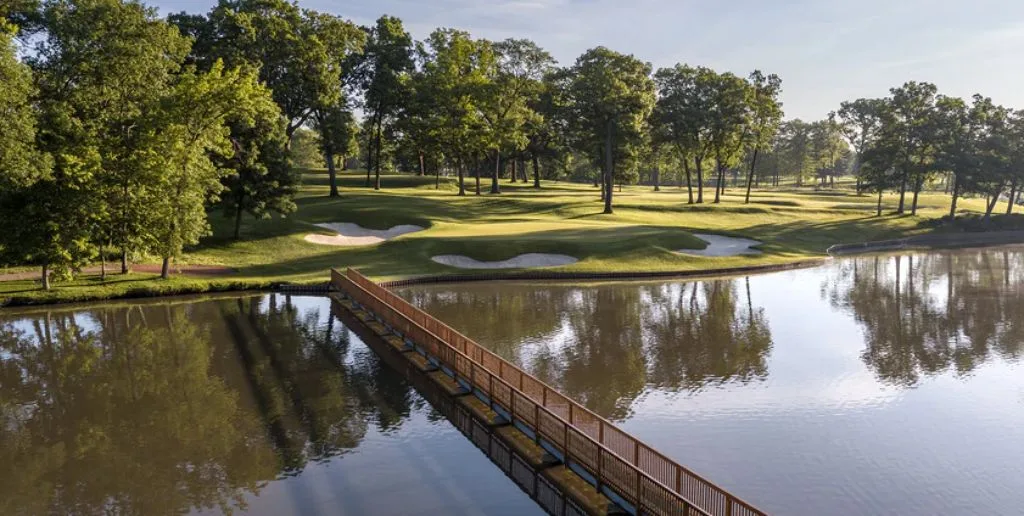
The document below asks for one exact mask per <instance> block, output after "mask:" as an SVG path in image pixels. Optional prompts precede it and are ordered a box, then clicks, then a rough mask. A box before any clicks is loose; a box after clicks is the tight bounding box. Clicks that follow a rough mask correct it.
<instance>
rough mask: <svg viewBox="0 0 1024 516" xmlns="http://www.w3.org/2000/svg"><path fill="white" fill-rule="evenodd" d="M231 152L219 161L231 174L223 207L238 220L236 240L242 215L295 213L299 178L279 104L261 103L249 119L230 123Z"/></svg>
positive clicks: (221, 166) (225, 188)
mask: <svg viewBox="0 0 1024 516" xmlns="http://www.w3.org/2000/svg"><path fill="white" fill-rule="evenodd" d="M229 125H230V127H231V153H230V154H229V155H227V156H219V158H220V159H217V160H215V162H216V164H217V165H218V167H219V168H220V169H221V170H222V171H224V172H226V173H227V175H225V176H224V177H223V178H222V179H221V184H222V185H223V186H224V191H223V192H222V193H221V196H220V205H221V208H222V209H223V210H224V215H225V216H227V217H234V219H235V229H234V237H235V239H236V240H237V239H238V238H240V237H241V229H242V215H243V214H245V213H248V214H249V215H252V216H253V217H256V218H258V219H261V218H269V217H270V214H271V213H272V212H273V213H280V214H282V215H284V214H288V213H291V212H293V211H295V202H294V201H293V200H292V198H293V197H294V196H295V191H296V187H297V186H298V183H299V177H298V175H297V174H295V173H294V172H293V171H292V166H291V163H290V162H289V160H288V151H287V149H286V142H285V134H284V119H283V118H281V112H280V111H279V110H278V109H277V105H276V104H273V103H258V104H257V105H256V106H254V109H253V112H252V113H251V115H249V116H247V117H242V118H241V119H239V120H234V121H230V124H229Z"/></svg>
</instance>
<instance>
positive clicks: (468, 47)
mask: <svg viewBox="0 0 1024 516" xmlns="http://www.w3.org/2000/svg"><path fill="white" fill-rule="evenodd" d="M0 91H3V92H4V95H3V96H2V97H0V113H2V114H3V117H0V221H2V222H3V224H4V227H5V228H8V229H7V230H6V231H4V232H3V234H0V264H34V265H39V266H41V268H42V280H43V285H44V287H48V285H49V278H50V276H51V275H54V276H55V277H67V276H69V275H72V274H74V273H75V272H77V271H79V270H80V269H81V267H82V266H83V265H85V264H87V263H91V262H93V261H94V260H96V259H97V258H99V259H100V262H101V263H103V264H105V262H106V260H107V259H109V257H111V256H117V257H119V258H120V261H121V270H122V272H127V271H128V270H129V265H130V264H129V262H130V260H131V259H133V258H139V257H145V256H158V257H160V258H162V259H163V261H164V272H165V275H166V272H167V269H168V266H169V263H170V261H171V260H172V259H174V258H175V257H177V256H179V255H180V254H181V253H182V252H183V249H185V248H187V247H188V246H192V245H195V244H197V243H198V242H199V240H200V238H202V237H203V236H205V235H208V234H209V232H210V224H209V216H210V213H211V211H213V210H219V211H220V212H222V213H223V214H224V215H226V216H228V217H231V218H232V219H233V220H234V222H235V224H234V227H235V231H234V233H235V235H234V236H235V238H240V237H241V235H240V229H241V227H242V225H241V221H242V218H243V216H245V215H246V214H248V215H250V216H254V217H268V216H270V215H271V214H274V213H278V214H287V213H289V212H291V211H293V210H294V209H295V203H294V202H293V200H292V198H293V196H294V194H295V192H296V189H297V185H298V174H297V173H296V172H295V171H294V170H293V165H299V166H302V167H311V166H317V167H319V166H321V164H323V165H325V166H326V168H327V169H328V171H329V185H330V189H329V192H330V195H331V196H337V195H339V194H340V192H339V188H338V180H337V168H339V167H340V168H341V169H343V170H344V169H346V168H347V165H348V164H349V163H351V162H358V163H359V164H360V166H362V167H363V168H365V171H366V186H367V187H373V188H374V189H380V188H382V187H384V186H387V185H385V184H382V177H381V173H382V171H395V170H401V171H407V172H414V173H417V174H419V175H426V174H433V175H435V177H436V178H437V179H436V181H435V184H439V183H440V176H441V175H442V174H443V175H454V176H457V177H458V194H459V195H466V194H467V193H475V194H476V195H481V194H482V193H483V191H482V190H481V179H482V178H489V179H490V188H489V191H490V193H492V194H499V193H501V186H500V184H499V180H500V179H501V178H502V177H503V176H504V177H507V178H508V179H509V180H510V181H512V182H516V181H523V182H526V181H528V179H527V169H528V168H529V167H530V166H532V174H533V184H534V186H535V187H537V188H540V187H541V179H542V178H546V179H568V180H573V181H580V182H583V181H586V182H593V184H594V186H595V187H600V188H599V191H600V195H601V198H602V199H603V201H604V211H605V212H606V213H611V212H612V209H613V203H612V198H613V187H614V185H616V184H619V185H621V184H631V183H638V182H639V183H647V184H651V185H652V186H653V187H654V189H656V190H657V189H659V188H660V186H661V185H662V184H665V183H668V182H671V181H673V180H674V181H675V182H676V184H677V185H678V186H679V187H680V188H681V187H683V186H684V184H685V187H686V188H687V191H688V193H689V195H688V200H689V202H690V203H703V202H704V201H705V191H704V190H705V188H706V187H711V188H713V189H714V190H713V191H712V193H709V195H708V197H710V199H711V200H713V202H715V203H718V202H721V200H722V199H723V196H722V193H723V192H724V191H725V189H726V188H727V187H728V186H729V185H730V183H731V184H732V185H733V186H734V187H744V188H745V189H746V196H745V199H746V202H749V201H750V190H751V188H752V187H754V186H779V185H780V184H781V183H782V182H783V181H785V182H788V183H795V184H796V186H804V185H810V184H814V185H815V187H816V188H828V187H831V186H833V185H834V179H835V178H836V177H837V176H842V175H846V174H852V175H854V176H855V177H856V181H857V190H858V192H864V193H868V192H870V193H875V194H878V195H879V200H880V199H881V195H882V193H884V192H885V191H897V192H899V196H900V197H899V198H900V201H899V207H898V210H897V211H898V212H899V213H903V212H909V213H911V214H915V213H916V211H917V206H918V202H917V200H918V196H919V194H920V193H921V191H922V190H924V189H927V188H937V187H941V188H944V189H945V190H946V191H947V192H948V193H950V194H951V197H952V200H951V203H950V211H949V214H950V217H955V216H956V215H957V200H958V199H959V198H961V197H963V196H965V195H978V196H984V197H986V198H987V199H988V202H987V204H986V207H987V210H986V212H987V213H986V218H987V217H988V216H990V215H991V214H992V213H993V212H994V210H995V207H996V204H997V203H998V202H999V201H1000V200H1001V199H1008V200H1009V201H1010V202H1009V203H1008V207H1007V213H1009V212H1010V211H1012V209H1013V205H1014V201H1015V200H1016V197H1017V194H1018V191H1019V190H1020V189H1021V188H1022V187H1024V114H1022V113H1020V112H1016V111H1014V110H1011V109H1008V108H1004V107H1002V106H998V105H995V104H993V102H992V101H991V100H990V99H988V98H986V97H983V96H980V95H979V96H975V97H974V98H972V99H970V100H966V101H965V100H963V99H958V98H952V97H947V96H944V95H941V94H940V93H939V92H938V88H937V87H936V86H935V85H932V84H928V83H919V82H908V83H906V84H904V85H903V86H900V87H898V88H893V89H892V90H891V91H890V95H889V96H888V97H886V98H880V99H858V100H854V101H850V102H843V103H842V104H841V105H840V106H839V108H838V109H837V110H836V111H835V112H833V113H830V114H829V115H828V116H827V117H825V118H824V119H822V120H818V121H812V122H807V121H803V120H799V119H794V120H784V119H783V110H782V104H781V102H780V100H779V99H780V94H781V91H782V80H781V79H780V78H779V77H778V76H776V75H773V74H766V73H763V72H761V71H759V70H755V71H754V72H752V73H751V74H750V75H749V76H747V77H743V76H739V75H735V74H733V73H730V72H719V71H715V70H712V69H710V68H707V67H701V66H690V65H687V64H677V65H675V66H671V67H665V68H661V69H658V70H653V69H652V66H651V65H650V64H649V63H645V62H644V61H642V60H640V59H638V58H636V57H634V56H632V55H625V54H621V53H618V52H615V51H614V50H611V49H608V48H605V47H596V48H593V49H590V50H588V51H586V52H585V53H583V55H581V56H580V57H579V58H578V59H576V61H575V62H574V63H573V64H572V66H568V67H559V66H558V65H557V63H556V62H555V61H554V59H553V58H552V57H551V55H550V54H548V53H547V52H546V51H545V50H544V49H542V48H540V47H539V46H538V45H537V44H535V43H534V42H532V41H529V40H526V39H515V38H510V39H507V40H504V41H489V40H486V39H477V38H474V37H472V35H471V34H469V33H467V32H465V31H461V30H456V29H449V28H440V29H437V30H435V31H433V32H432V33H431V34H430V35H429V36H428V37H427V38H426V39H425V40H423V41H415V40H414V39H413V38H412V36H411V35H410V34H409V32H408V31H407V30H406V29H405V26H404V25H403V23H402V21H401V20H399V19H397V18H394V17H391V16H382V17H381V18H380V19H378V20H377V21H376V22H375V23H374V24H373V25H372V26H369V27H359V26H357V25H355V24H354V23H352V22H350V21H348V20H345V19H344V18H341V17H338V16H334V15H330V14H326V13H322V12H317V11H314V10H311V9H304V8H302V7H300V6H299V5H298V4H296V3H292V2H289V1H286V0H219V1H218V2H217V4H216V5H215V6H214V7H213V8H212V9H211V10H210V11H209V12H208V13H205V14H187V13H178V14H172V15H171V16H169V17H168V18H167V19H162V18H160V17H158V16H157V13H156V11H155V10H154V9H152V8H150V7H147V6H146V5H145V4H143V3H141V2H140V1H138V0H42V1H34V0H19V1H16V2H13V3H10V2H9V3H5V4H4V7H3V8H0ZM467 180H475V181H474V182H475V185H467ZM878 213H879V214H881V202H880V201H879V203H878ZM104 272H105V267H104Z"/></svg>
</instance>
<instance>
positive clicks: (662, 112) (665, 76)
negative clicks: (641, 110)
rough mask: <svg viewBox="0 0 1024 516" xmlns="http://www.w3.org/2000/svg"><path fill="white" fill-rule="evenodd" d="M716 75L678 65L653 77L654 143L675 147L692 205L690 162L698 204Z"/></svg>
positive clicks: (706, 69)
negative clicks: (681, 163) (661, 141)
mask: <svg viewBox="0 0 1024 516" xmlns="http://www.w3.org/2000/svg"><path fill="white" fill-rule="evenodd" d="M715 78H716V74H715V72H714V71H713V70H710V69H708V68H692V67H689V66H686V65H681V64H677V65H676V66H675V67H673V68H662V69H660V70H658V72H657V73H656V74H655V76H654V79H655V81H656V83H657V89H658V101H657V104H656V106H655V109H654V113H653V115H652V119H653V122H654V123H653V124H652V125H653V126H654V127H653V129H654V133H655V140H664V141H667V142H670V143H671V144H672V145H674V146H675V148H676V150H677V152H678V153H679V156H680V159H681V161H682V162H683V169H684V170H685V172H686V186H687V190H688V191H689V202H690V204H693V203H694V198H693V184H692V181H691V173H690V165H689V164H690V162H691V161H692V162H693V163H694V165H695V167H696V172H697V199H696V202H697V203H703V202H704V169H703V164H704V161H705V160H706V159H707V157H708V155H709V153H710V151H711V149H712V145H711V125H712V119H711V109H712V103H713V95H712V93H713V91H714V81H715Z"/></svg>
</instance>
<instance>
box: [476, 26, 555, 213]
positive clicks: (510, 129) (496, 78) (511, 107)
mask: <svg viewBox="0 0 1024 516" xmlns="http://www.w3.org/2000/svg"><path fill="white" fill-rule="evenodd" d="M493 49H494V53H495V65H496V66H495V67H494V68H493V69H492V70H491V72H492V73H493V76H492V77H491V78H490V81H489V82H488V84H487V91H486V93H485V95H484V96H483V102H482V103H481V109H482V110H483V112H482V115H483V118H484V120H485V121H486V122H487V128H488V129H489V131H488V136H489V143H490V144H491V145H492V146H493V148H494V160H495V163H494V171H493V174H492V176H491V193H492V194H497V193H501V187H500V186H499V185H498V174H499V172H500V170H501V154H502V151H503V150H508V151H510V152H512V153H513V154H514V153H516V152H517V151H519V150H521V149H522V148H524V147H526V145H527V144H528V143H529V138H528V136H527V132H526V130H527V128H528V127H530V126H534V125H539V124H541V123H542V122H541V121H540V120H538V118H539V117H540V115H539V114H538V113H537V112H536V111H534V110H533V109H532V108H531V106H533V105H534V104H535V103H536V102H537V101H538V99H539V97H540V95H541V93H542V91H543V87H544V86H543V84H542V82H541V80H542V79H543V78H544V77H545V75H546V74H547V73H548V71H549V70H550V68H551V66H552V65H553V63H554V59H553V58H552V57H551V55H550V54H548V53H547V52H545V51H544V50H543V49H541V48H540V47H538V46H537V44H536V43H534V42H532V41H530V40H525V39H507V40H505V41H501V42H498V43H495V44H494V45H493ZM513 179H514V177H513Z"/></svg>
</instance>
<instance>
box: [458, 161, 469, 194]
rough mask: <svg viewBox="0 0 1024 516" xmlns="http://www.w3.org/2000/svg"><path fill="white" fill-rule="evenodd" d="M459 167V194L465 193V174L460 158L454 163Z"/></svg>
mask: <svg viewBox="0 0 1024 516" xmlns="http://www.w3.org/2000/svg"><path fill="white" fill-rule="evenodd" d="M455 166H456V168H458V169H459V195H466V174H465V171H464V170H463V167H462V160H459V162H458V164H456V165H455Z"/></svg>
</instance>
